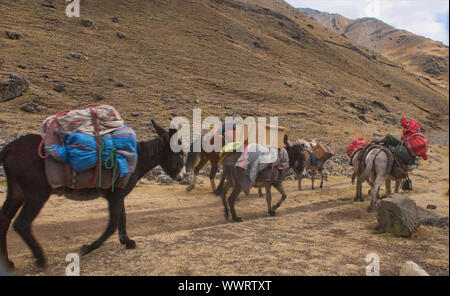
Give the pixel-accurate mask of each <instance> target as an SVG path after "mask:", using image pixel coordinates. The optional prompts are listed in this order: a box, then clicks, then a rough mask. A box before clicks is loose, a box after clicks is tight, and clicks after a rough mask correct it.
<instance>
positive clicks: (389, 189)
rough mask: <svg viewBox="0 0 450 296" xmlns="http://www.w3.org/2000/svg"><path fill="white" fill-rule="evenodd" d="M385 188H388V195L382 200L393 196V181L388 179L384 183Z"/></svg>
mask: <svg viewBox="0 0 450 296" xmlns="http://www.w3.org/2000/svg"><path fill="white" fill-rule="evenodd" d="M384 186H386V193H385V194H384V195H383V196H382V198H386V197H389V196H391V195H392V192H391V180H390V179H389V178H386V180H385V181H384Z"/></svg>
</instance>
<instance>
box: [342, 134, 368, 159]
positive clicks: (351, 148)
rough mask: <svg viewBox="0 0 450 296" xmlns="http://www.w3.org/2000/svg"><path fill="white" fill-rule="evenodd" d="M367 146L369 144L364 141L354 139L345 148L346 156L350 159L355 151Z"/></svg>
mask: <svg viewBox="0 0 450 296" xmlns="http://www.w3.org/2000/svg"><path fill="white" fill-rule="evenodd" d="M367 144H369V142H368V141H366V140H364V139H361V138H354V139H353V140H352V141H351V142H350V144H348V146H347V156H348V157H349V158H351V157H352V155H353V153H355V151H356V150H358V149H361V148H364V147H365V146H366V145H367Z"/></svg>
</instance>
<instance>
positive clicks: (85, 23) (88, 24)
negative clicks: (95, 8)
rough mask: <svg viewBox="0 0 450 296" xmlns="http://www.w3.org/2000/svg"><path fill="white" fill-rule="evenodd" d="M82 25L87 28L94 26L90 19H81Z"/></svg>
mask: <svg viewBox="0 0 450 296" xmlns="http://www.w3.org/2000/svg"><path fill="white" fill-rule="evenodd" d="M81 24H82V25H83V26H85V27H92V26H93V25H94V22H93V21H92V20H90V19H86V18H84V19H81Z"/></svg>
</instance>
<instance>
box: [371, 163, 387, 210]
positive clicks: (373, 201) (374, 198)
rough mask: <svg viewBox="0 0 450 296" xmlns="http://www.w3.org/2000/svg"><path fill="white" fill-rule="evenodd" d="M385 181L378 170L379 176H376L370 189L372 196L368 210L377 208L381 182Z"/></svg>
mask: <svg viewBox="0 0 450 296" xmlns="http://www.w3.org/2000/svg"><path fill="white" fill-rule="evenodd" d="M383 181H384V180H383V177H382V176H380V175H379V174H378V172H377V177H376V178H375V181H374V183H373V186H372V189H371V190H370V195H371V197H370V206H369V208H368V209H367V211H368V212H371V211H372V210H373V209H374V208H375V205H376V203H377V199H378V196H379V193H380V187H381V184H383Z"/></svg>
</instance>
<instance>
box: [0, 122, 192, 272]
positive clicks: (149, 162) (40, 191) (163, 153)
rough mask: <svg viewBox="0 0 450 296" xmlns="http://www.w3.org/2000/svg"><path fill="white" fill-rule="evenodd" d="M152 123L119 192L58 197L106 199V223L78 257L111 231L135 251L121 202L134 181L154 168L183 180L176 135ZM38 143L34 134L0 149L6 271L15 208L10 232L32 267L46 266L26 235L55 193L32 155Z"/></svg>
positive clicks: (0, 242)
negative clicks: (30, 256)
mask: <svg viewBox="0 0 450 296" xmlns="http://www.w3.org/2000/svg"><path fill="white" fill-rule="evenodd" d="M152 124H153V126H154V128H155V130H156V132H157V134H158V137H156V138H154V139H152V140H150V141H148V142H139V143H138V145H137V151H138V162H137V166H136V170H135V171H134V172H133V173H132V175H131V176H130V178H129V180H128V183H127V184H126V185H125V187H124V188H115V190H114V191H112V190H110V189H107V190H105V189H100V190H97V189H95V188H94V189H81V190H79V191H76V192H75V191H71V190H69V189H66V190H65V192H64V193H63V194H67V195H69V193H70V197H71V199H74V198H75V196H79V198H78V199H79V200H83V199H84V200H86V198H85V196H87V195H90V194H92V191H97V193H98V194H97V196H96V197H100V196H103V197H104V198H105V199H106V200H107V201H108V207H109V222H108V225H107V227H106V230H105V231H104V233H103V234H102V235H101V236H100V237H99V238H98V239H97V240H95V241H94V242H92V243H91V244H89V245H83V246H82V247H81V250H80V254H81V255H87V254H89V253H90V252H92V251H94V250H95V249H97V248H99V247H100V246H101V245H102V244H103V243H104V242H105V241H106V240H107V239H108V238H109V237H110V236H111V235H112V234H113V233H114V232H115V231H116V230H117V229H118V230H119V241H120V243H121V244H123V245H125V246H126V248H127V249H134V248H136V243H135V241H134V240H132V239H130V238H129V237H128V235H127V230H126V213H125V207H124V198H125V197H126V196H127V195H128V194H129V193H130V192H131V191H132V190H133V188H134V187H135V186H136V183H137V182H138V180H139V179H141V178H142V177H143V176H144V175H145V174H146V173H147V172H149V171H150V170H151V169H152V168H154V167H156V166H157V165H160V166H161V167H162V168H163V169H164V171H165V172H166V173H167V174H168V175H169V176H170V177H172V178H173V179H176V180H181V179H182V178H183V175H184V173H185V169H184V155H183V153H182V152H179V153H174V152H173V151H172V150H171V149H170V138H171V137H172V135H174V134H175V133H176V132H177V131H176V130H174V129H170V130H169V132H167V131H166V130H165V129H163V128H162V127H160V126H158V125H157V124H156V123H155V122H154V121H153V120H152ZM41 140H42V137H41V136H40V135H35V134H29V135H26V136H23V137H20V138H18V139H16V140H14V141H13V142H11V143H9V144H8V145H6V146H5V147H4V148H3V150H2V151H0V164H1V163H3V167H4V169H5V173H6V179H7V184H8V193H7V196H6V200H5V202H4V204H3V206H2V208H1V210H0V252H1V256H2V259H3V260H4V261H5V264H7V265H8V266H9V267H10V268H12V267H14V263H13V262H12V261H10V260H9V257H8V249H7V241H6V236H7V232H8V229H9V226H10V224H11V220H12V219H13V218H14V216H15V215H16V213H17V212H18V211H19V209H20V208H22V209H21V211H20V213H19V216H18V217H17V218H16V220H15V221H14V224H13V227H14V230H15V231H16V232H17V233H18V234H19V235H20V236H21V237H22V239H23V240H24V241H25V243H26V244H27V245H28V247H29V248H30V249H31V251H32V253H33V256H34V257H35V258H36V264H37V265H38V266H40V267H45V266H46V263H47V259H46V256H45V255H44V251H43V249H42V248H41V246H40V245H39V243H38V242H37V240H36V239H35V238H34V236H33V234H32V232H31V224H32V222H33V220H34V219H35V218H36V217H37V216H38V214H39V212H40V210H41V209H42V207H43V206H44V204H45V203H46V202H47V200H48V198H49V197H50V195H51V194H52V193H55V190H52V188H51V186H50V185H49V183H48V180H47V177H46V173H45V161H44V159H42V158H40V157H39V156H38V153H37V152H38V147H39V144H40V142H41ZM74 192H75V193H74ZM75 199H76V198H75Z"/></svg>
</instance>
